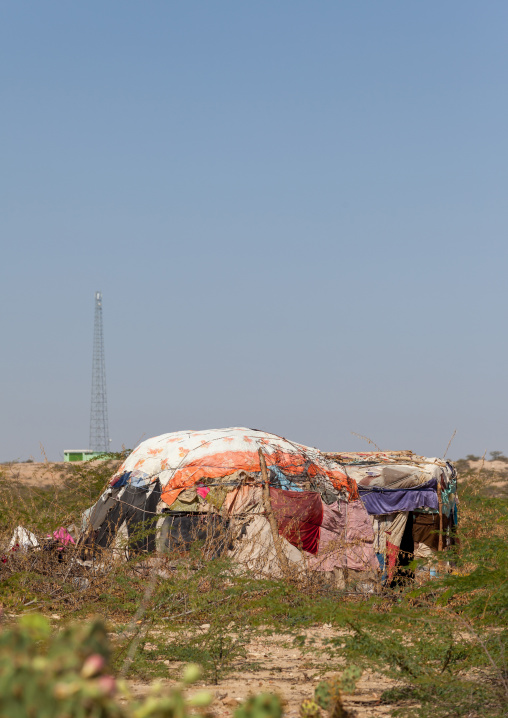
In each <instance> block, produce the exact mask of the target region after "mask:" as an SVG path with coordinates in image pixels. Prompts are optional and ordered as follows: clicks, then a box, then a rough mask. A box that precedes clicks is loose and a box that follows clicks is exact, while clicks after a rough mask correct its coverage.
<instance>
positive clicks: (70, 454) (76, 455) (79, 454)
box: [63, 449, 110, 461]
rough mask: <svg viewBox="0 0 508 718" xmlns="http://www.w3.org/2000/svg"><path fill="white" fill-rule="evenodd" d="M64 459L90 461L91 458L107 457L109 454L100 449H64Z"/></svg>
mask: <svg viewBox="0 0 508 718" xmlns="http://www.w3.org/2000/svg"><path fill="white" fill-rule="evenodd" d="M63 455H64V461H90V460H91V459H99V458H100V459H109V458H110V454H104V453H103V452H101V451H91V450H89V449H81V450H74V449H64V452H63Z"/></svg>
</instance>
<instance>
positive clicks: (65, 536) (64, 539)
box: [49, 526, 74, 546]
mask: <svg viewBox="0 0 508 718" xmlns="http://www.w3.org/2000/svg"><path fill="white" fill-rule="evenodd" d="M49 538H51V537H49ZM53 538H54V539H56V540H57V541H60V543H61V544H63V545H64V546H67V544H69V543H74V539H73V538H72V536H71V535H70V533H69V532H68V531H67V529H64V527H63V526H60V528H59V529H57V530H56V531H53Z"/></svg>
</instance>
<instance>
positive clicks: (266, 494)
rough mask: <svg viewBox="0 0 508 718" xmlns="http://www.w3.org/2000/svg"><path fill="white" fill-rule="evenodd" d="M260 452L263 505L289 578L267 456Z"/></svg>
mask: <svg viewBox="0 0 508 718" xmlns="http://www.w3.org/2000/svg"><path fill="white" fill-rule="evenodd" d="M258 454H259V465H260V466H261V476H262V479H263V505H264V508H265V513H266V518H267V519H268V523H269V524H270V529H271V531H272V538H273V544H274V546H275V553H276V554H277V559H278V561H279V566H280V570H281V571H282V574H283V576H285V577H286V578H288V577H289V574H290V569H289V561H288V559H287V556H286V555H285V554H284V551H283V550H282V544H281V540H280V536H279V527H278V525H277V519H276V518H275V514H274V513H273V509H272V502H271V500H270V484H269V481H268V471H267V469H266V462H265V457H264V456H263V452H262V451H261V447H260V448H259V449H258Z"/></svg>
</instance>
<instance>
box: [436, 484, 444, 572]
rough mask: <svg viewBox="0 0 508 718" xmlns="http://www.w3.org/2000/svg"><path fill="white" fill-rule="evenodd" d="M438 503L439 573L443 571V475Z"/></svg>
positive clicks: (438, 491) (438, 490)
mask: <svg viewBox="0 0 508 718" xmlns="http://www.w3.org/2000/svg"><path fill="white" fill-rule="evenodd" d="M437 503H438V508H439V540H438V551H439V562H438V570H439V573H442V571H443V559H442V552H443V498H442V496H441V477H439V479H438V480H437Z"/></svg>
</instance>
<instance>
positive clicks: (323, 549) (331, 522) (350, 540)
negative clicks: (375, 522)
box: [309, 500, 379, 571]
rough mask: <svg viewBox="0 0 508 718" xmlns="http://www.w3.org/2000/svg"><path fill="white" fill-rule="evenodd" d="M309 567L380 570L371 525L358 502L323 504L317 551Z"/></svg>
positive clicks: (325, 569) (326, 569)
mask: <svg viewBox="0 0 508 718" xmlns="http://www.w3.org/2000/svg"><path fill="white" fill-rule="evenodd" d="M309 566H310V567H311V568H314V569H317V570H318V571H332V570H333V569H334V568H350V569H352V570H353V571H366V570H374V571H378V570H379V563H378V560H377V558H376V555H375V553H374V532H373V530H372V522H371V520H370V517H369V515H368V513H367V511H366V509H365V506H364V505H363V502H362V501H361V500H358V501H351V502H349V503H347V502H346V501H336V502H335V503H333V504H330V505H329V506H327V505H326V504H323V521H322V524H321V537H320V542H319V550H318V554H317V556H315V557H310V558H309Z"/></svg>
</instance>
